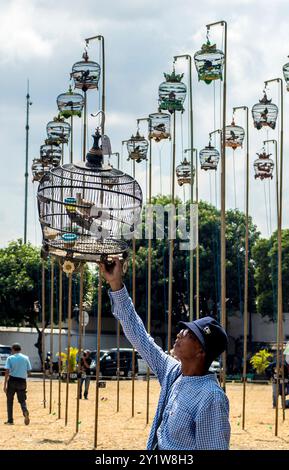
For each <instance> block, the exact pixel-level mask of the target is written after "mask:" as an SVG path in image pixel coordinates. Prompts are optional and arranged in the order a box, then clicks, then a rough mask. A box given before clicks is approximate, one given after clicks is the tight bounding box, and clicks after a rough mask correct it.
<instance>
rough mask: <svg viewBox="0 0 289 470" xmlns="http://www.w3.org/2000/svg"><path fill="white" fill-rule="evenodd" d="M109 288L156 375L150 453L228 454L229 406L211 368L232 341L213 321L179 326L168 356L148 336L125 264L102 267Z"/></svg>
mask: <svg viewBox="0 0 289 470" xmlns="http://www.w3.org/2000/svg"><path fill="white" fill-rule="evenodd" d="M101 271H102V273H103V275H104V277H105V279H106V281H107V282H108V283H109V284H110V287H111V289H110V291H109V295H110V299H111V304H112V311H113V314H114V316H115V317H116V318H117V319H118V320H120V322H121V324H122V327H123V331H124V333H125V335H126V337H127V338H128V340H129V341H130V342H131V344H132V345H133V346H134V347H135V349H136V350H137V351H138V352H139V353H140V355H141V356H142V358H143V359H144V360H145V361H146V362H147V364H148V365H149V367H150V368H151V370H152V371H153V372H154V374H155V375H156V376H157V378H158V380H159V382H160V385H161V392H160V398H159V403H158V407H157V411H156V414H155V417H154V421H153V424H152V428H151V432H150V435H149V439H148V443H147V449H150V450H151V449H160V450H164V449H165V450H204V449H211V450H216V449H220V450H226V449H228V448H229V442H230V424H229V402H228V399H227V397H226V395H225V393H224V391H223V390H222V388H221V387H220V386H219V383H218V381H217V378H216V375H215V374H212V373H209V367H210V365H211V363H212V361H213V360H214V359H216V358H217V357H218V356H219V355H220V354H221V353H222V352H223V351H225V349H226V347H227V343H228V339H227V335H226V333H225V331H224V329H223V328H222V327H221V325H220V324H219V323H218V322H217V321H216V320H214V319H213V318H212V317H204V318H201V319H200V320H196V321H194V322H189V323H185V322H181V324H182V328H183V329H182V330H181V331H180V333H179V334H178V335H177V339H176V341H175V343H174V350H173V355H174V356H175V357H176V358H174V357H172V356H169V355H168V354H166V353H165V352H164V351H163V350H162V349H161V348H160V347H159V346H157V344H156V343H155V342H154V340H153V338H152V337H151V336H150V335H149V334H148V333H147V331H146V329H145V327H144V324H143V322H142V320H141V319H140V317H139V316H138V315H137V313H136V311H135V308H134V305H133V303H132V300H131V298H130V297H129V295H128V292H127V290H126V287H125V286H124V284H123V282H122V266H121V263H120V261H119V260H118V259H117V258H115V260H114V266H113V269H108V268H107V267H106V266H105V265H104V264H101Z"/></svg>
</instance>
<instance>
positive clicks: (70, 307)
mask: <svg viewBox="0 0 289 470" xmlns="http://www.w3.org/2000/svg"><path fill="white" fill-rule="evenodd" d="M71 310H72V274H71V273H70V274H68V312H67V321H68V325H67V327H68V328H67V367H66V369H67V370H66V373H67V377H66V398H65V426H67V423H68V403H69V379H70V367H69V362H70V346H71Z"/></svg>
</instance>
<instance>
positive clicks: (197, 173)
mask: <svg viewBox="0 0 289 470" xmlns="http://www.w3.org/2000/svg"><path fill="white" fill-rule="evenodd" d="M194 151H195V154H196V204H197V210H199V172H198V150H197V149H194ZM197 217H198V219H199V212H198V213H197ZM196 317H197V320H199V318H200V245H199V222H198V224H197V246H196Z"/></svg>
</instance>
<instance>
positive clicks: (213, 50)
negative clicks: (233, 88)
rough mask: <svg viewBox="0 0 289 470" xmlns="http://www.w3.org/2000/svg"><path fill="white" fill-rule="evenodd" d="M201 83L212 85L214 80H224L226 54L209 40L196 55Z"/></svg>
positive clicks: (196, 64)
mask: <svg viewBox="0 0 289 470" xmlns="http://www.w3.org/2000/svg"><path fill="white" fill-rule="evenodd" d="M194 60H195V66H196V69H197V72H198V78H199V81H200V80H202V81H204V82H205V83H207V84H210V83H211V82H212V81H213V80H219V79H220V80H222V79H223V68H224V60H225V55H224V53H223V52H222V51H221V50H219V49H217V47H216V44H211V43H210V41H209V39H208V40H207V42H206V43H205V44H203V45H202V48H201V50H200V51H197V52H196V53H195V55H194Z"/></svg>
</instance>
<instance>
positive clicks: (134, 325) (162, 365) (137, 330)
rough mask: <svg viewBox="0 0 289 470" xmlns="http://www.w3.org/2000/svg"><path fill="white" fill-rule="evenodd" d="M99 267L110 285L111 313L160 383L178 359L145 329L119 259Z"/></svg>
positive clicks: (176, 363)
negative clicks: (109, 266)
mask: <svg viewBox="0 0 289 470" xmlns="http://www.w3.org/2000/svg"><path fill="white" fill-rule="evenodd" d="M100 267H101V272H102V274H103V276H104V278H105V279H106V281H107V282H108V283H109V284H110V287H111V290H110V292H109V296H110V299H111V304H112V313H113V315H114V316H115V317H116V318H117V319H118V320H120V322H121V324H122V327H123V331H124V333H125V336H126V337H127V339H128V340H129V341H130V343H131V344H132V345H133V346H134V347H135V349H136V350H137V351H138V352H139V354H140V355H141V356H142V358H143V359H144V360H145V361H146V362H147V364H148V365H149V367H150V368H151V370H152V371H153V372H154V374H155V375H156V376H157V377H158V380H159V382H160V383H162V381H163V378H164V377H165V375H166V374H167V372H168V370H169V369H170V368H171V367H174V366H176V365H178V361H176V360H175V359H173V358H172V357H171V356H169V355H168V354H166V353H165V352H164V351H163V350H162V349H161V348H160V347H159V346H158V345H157V344H156V343H155V342H154V340H153V338H152V337H151V336H150V335H149V334H148V332H147V331H146V329H145V327H144V324H143V322H142V320H141V318H140V317H139V316H138V315H137V313H136V311H135V308H134V305H133V303H132V300H131V298H130V297H129V295H128V292H127V290H126V287H125V286H124V284H123V281H122V265H121V263H120V261H119V259H118V258H115V259H114V266H113V268H112V269H111V270H108V269H107V268H106V266H105V265H104V264H103V263H102V264H101V265H100Z"/></svg>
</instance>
